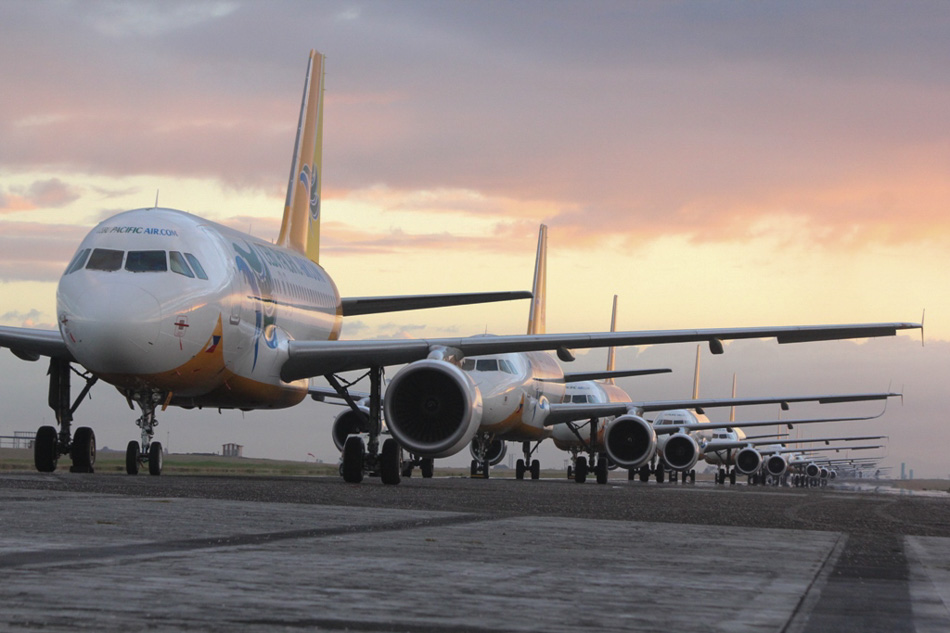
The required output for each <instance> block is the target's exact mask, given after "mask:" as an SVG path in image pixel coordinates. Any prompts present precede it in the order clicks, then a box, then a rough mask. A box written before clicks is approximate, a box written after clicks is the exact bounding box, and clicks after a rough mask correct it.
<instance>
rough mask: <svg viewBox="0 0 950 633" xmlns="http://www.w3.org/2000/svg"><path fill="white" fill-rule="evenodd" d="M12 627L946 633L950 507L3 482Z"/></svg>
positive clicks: (557, 492)
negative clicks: (911, 632)
mask: <svg viewBox="0 0 950 633" xmlns="http://www.w3.org/2000/svg"><path fill="white" fill-rule="evenodd" d="M0 526H2V530H0V569H2V570H3V572H4V573H3V576H4V578H5V581H4V582H3V583H2V585H0V601H2V602H0V604H2V605H3V609H2V610H0V629H2V630H11V631H16V630H77V629H78V630H83V629H88V630H97V631H120V630H121V631H127V630H144V629H148V630H157V631H163V630H192V631H233V630H284V631H298V630H331V631H336V630H353V631H453V632H462V631H476V632H482V631H546V632H547V631H552V632H553V631H578V630H597V631H672V632H677V633H678V632H684V631H730V632H736V631H861V632H862V633H867V632H869V631H947V630H950V494H948V495H946V498H944V497H942V496H927V495H910V494H908V495H892V494H880V493H874V492H850V491H842V490H834V489H832V490H798V489H763V488H751V487H747V486H741V485H740V486H736V487H734V488H730V487H721V486H720V487H717V486H714V485H712V484H699V483H697V484H695V485H685V486H684V485H670V484H665V485H656V484H652V483H651V484H641V483H639V482H627V481H626V480H616V481H614V480H611V482H610V483H609V484H607V485H606V486H598V485H596V484H592V483H591V484H587V485H577V484H574V483H572V482H568V481H563V480H544V479H542V480H539V481H515V480H511V479H497V478H496V479H492V480H488V481H481V480H469V479H462V478H455V479H439V478H436V479H431V480H421V479H409V480H404V481H403V483H402V484H400V485H399V486H394V487H392V486H383V485H381V484H380V483H379V482H378V481H376V480H369V481H368V482H366V483H364V484H361V485H350V484H344V483H343V482H342V481H340V480H339V479H337V478H302V477H301V478H265V477H195V476H162V477H142V476H140V477H128V476H124V475H100V474H96V475H77V474H70V473H66V472H57V473H54V474H51V475H40V474H33V473H9V474H2V475H0Z"/></svg>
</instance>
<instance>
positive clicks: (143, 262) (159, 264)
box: [125, 251, 168, 273]
mask: <svg viewBox="0 0 950 633" xmlns="http://www.w3.org/2000/svg"><path fill="white" fill-rule="evenodd" d="M125 269H126V270H128V271H129V272H133V273H162V272H165V271H166V270H168V258H167V257H165V251H129V256H128V257H127V258H126V260H125Z"/></svg>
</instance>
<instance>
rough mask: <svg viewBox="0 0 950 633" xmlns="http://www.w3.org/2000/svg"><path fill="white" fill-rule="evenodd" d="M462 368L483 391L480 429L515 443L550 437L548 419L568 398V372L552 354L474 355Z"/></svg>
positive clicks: (467, 359) (466, 360) (465, 360)
mask: <svg viewBox="0 0 950 633" xmlns="http://www.w3.org/2000/svg"><path fill="white" fill-rule="evenodd" d="M461 367H462V370H463V371H465V372H466V373H467V374H468V375H469V376H470V377H471V379H472V380H473V381H474V382H475V385H476V386H477V387H478V390H479V391H480V392H481V396H482V418H481V424H480V425H479V432H482V433H489V434H492V435H494V437H496V438H498V439H502V440H505V441H512V442H522V441H529V440H531V441H536V440H543V439H545V438H547V437H550V435H551V431H550V429H548V428H546V427H545V426H544V418H545V416H546V415H547V412H548V411H549V410H550V403H552V402H560V401H561V399H562V398H563V397H564V382H563V380H564V373H563V371H562V370H561V367H560V365H558V363H557V361H556V360H554V358H553V357H552V356H551V355H550V354H548V353H546V352H524V353H512V354H494V355H491V356H472V357H468V358H465V359H464V360H463V361H462V365H461Z"/></svg>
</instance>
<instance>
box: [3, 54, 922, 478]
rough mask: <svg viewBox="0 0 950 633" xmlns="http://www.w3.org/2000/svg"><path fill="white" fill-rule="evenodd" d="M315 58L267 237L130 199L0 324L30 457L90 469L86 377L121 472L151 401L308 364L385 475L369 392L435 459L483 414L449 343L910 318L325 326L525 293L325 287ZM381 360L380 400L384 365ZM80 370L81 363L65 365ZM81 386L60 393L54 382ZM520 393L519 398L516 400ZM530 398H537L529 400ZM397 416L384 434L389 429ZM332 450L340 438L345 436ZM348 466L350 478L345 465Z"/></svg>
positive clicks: (41, 466)
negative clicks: (31, 431) (30, 418)
mask: <svg viewBox="0 0 950 633" xmlns="http://www.w3.org/2000/svg"><path fill="white" fill-rule="evenodd" d="M323 67H324V58H323V56H322V55H320V54H319V53H316V52H313V51H311V54H310V58H309V61H308V65H307V72H306V75H305V83H304V91H303V97H302V101H301V107H300V117H299V121H298V127H297V136H296V139H295V142H294V147H293V154H292V161H291V169H290V177H289V181H288V187H287V197H286V201H285V205H284V214H283V221H282V224H281V228H280V233H279V236H278V238H277V241H276V243H273V244H272V243H270V242H267V241H264V240H261V239H258V238H256V237H253V236H251V235H249V234H245V233H241V232H238V231H235V230H232V229H230V228H227V227H224V226H221V225H219V224H215V223H213V222H210V221H208V220H205V219H203V218H201V217H198V216H195V215H192V214H189V213H186V212H184V211H179V210H174V209H165V208H151V209H148V208H145V209H136V210H132V211H127V212H124V213H120V214H118V215H116V216H113V217H110V218H108V219H106V220H104V221H103V222H101V223H100V224H99V225H98V226H96V227H95V228H93V229H92V231H91V232H90V233H89V234H88V235H87V236H86V237H85V238H84V239H83V240H82V242H81V243H80V244H79V248H78V249H77V251H76V253H75V256H74V257H73V258H72V259H71V261H70V263H69V265H68V267H67V268H66V270H65V272H64V274H63V276H62V278H61V279H60V282H59V285H58V288H57V293H56V306H57V319H58V329H57V330H38V329H31V328H18V327H2V328H0V346H3V347H7V348H9V349H10V350H11V351H12V352H13V353H14V354H15V355H17V356H18V357H19V358H22V359H25V360H32V361H36V360H39V359H40V358H41V357H46V358H48V359H49V405H50V407H51V408H52V409H53V411H54V414H55V418H56V423H57V426H58V427H59V428H58V429H57V428H56V427H55V426H52V425H50V426H43V427H41V428H40V429H39V431H38V432H37V437H36V441H35V443H34V457H35V463H36V467H37V469H38V470H40V471H46V472H48V471H52V470H54V469H55V468H56V466H57V462H58V460H59V458H60V457H61V456H63V455H69V456H70V458H71V460H72V467H73V469H74V470H78V471H86V472H91V471H92V470H93V467H94V464H95V457H96V442H95V434H94V432H93V430H92V429H91V428H90V427H88V426H82V427H78V428H76V429H75V432H74V431H73V428H72V422H73V416H74V414H75V412H76V410H77V408H78V406H79V404H80V403H81V401H82V400H83V399H84V397H85V396H86V395H87V394H88V392H89V390H90V389H91V388H92V386H93V385H94V384H95V383H96V381H98V380H100V379H101V380H103V381H105V382H107V383H110V384H111V385H113V386H115V387H116V388H117V389H118V390H119V391H120V392H121V393H122V395H123V396H125V397H126V398H127V399H128V401H129V403H130V404H131V403H135V404H137V405H138V407H139V408H140V409H141V416H140V417H139V418H138V420H137V422H136V424H137V426H138V427H139V429H140V431H141V433H140V441H131V442H129V445H128V448H127V454H126V470H127V472H128V473H129V474H135V473H137V472H138V471H139V467H140V466H141V465H147V467H148V470H149V472H150V473H151V474H153V475H158V474H160V473H161V471H162V448H161V445H160V443H159V442H157V441H155V440H154V427H155V424H156V410H161V409H164V408H165V407H168V406H181V407H220V408H239V409H245V410H248V409H274V408H281V407H289V406H293V405H295V404H297V403H299V402H300V401H301V400H303V399H304V398H305V397H306V395H307V393H308V391H309V383H308V379H310V378H312V377H316V376H324V377H325V378H326V379H327V380H328V382H329V383H330V385H331V386H332V387H333V388H334V389H335V390H336V391H337V392H338V393H339V394H340V395H341V396H342V397H344V399H347V401H348V404H349V406H350V407H351V408H352V409H353V410H354V411H356V412H357V413H358V414H359V415H366V417H367V418H368V419H367V425H368V428H369V429H370V433H369V442H368V446H364V445H363V443H362V442H360V443H359V444H357V443H353V445H352V446H353V448H352V449H349V453H348V454H349V456H350V459H349V462H348V463H349V464H351V468H350V471H351V472H350V473H349V474H350V475H351V476H350V477H348V479H349V480H351V481H354V480H358V479H361V478H362V473H363V472H367V471H371V470H375V471H378V472H380V474H381V475H383V477H382V478H383V480H384V481H386V482H387V483H397V482H398V481H399V471H400V459H401V452H402V451H401V450H400V446H399V445H398V444H397V443H396V440H395V439H393V438H390V439H388V440H387V441H386V442H384V443H383V445H382V446H381V447H380V442H379V439H380V438H379V432H380V430H381V428H382V424H381V420H382V410H383V407H385V409H386V413H387V423H388V424H389V425H390V430H391V431H393V436H394V438H396V437H398V438H399V440H400V441H405V440H409V439H411V440H412V441H413V442H414V444H415V445H414V446H408V447H407V448H408V449H409V450H413V449H414V448H418V447H420V446H421V447H423V448H425V451H424V452H423V451H416V452H418V454H420V455H427V456H431V457H437V456H440V455H448V454H452V453H453V452H455V451H457V450H458V449H459V448H460V447H462V446H465V445H466V444H467V443H468V442H469V441H471V439H472V437H473V436H474V434H475V432H476V431H477V430H478V427H479V423H480V420H481V417H482V399H481V394H480V393H479V391H478V389H477V388H476V387H475V385H474V383H473V382H472V380H471V378H470V377H469V376H468V374H467V373H466V372H464V371H462V369H461V368H460V364H461V363H462V361H463V360H464V358H465V357H466V356H473V355H490V354H499V353H508V352H532V351H543V350H560V349H563V350H568V349H569V348H589V347H608V346H611V345H654V344H661V343H677V342H690V341H691V342H701V341H705V342H708V344H709V345H710V348H711V349H713V350H714V351H717V352H721V351H722V341H724V340H730V339H740V338H776V339H777V340H778V342H779V343H796V342H807V341H822V340H831V339H839V338H865V337H872V336H892V335H894V334H896V333H897V332H898V331H899V330H904V329H909V328H920V327H921V326H920V325H919V324H916V323H906V322H887V323H868V324H849V325H817V326H785V327H758V328H754V327H753V328H750V327H740V328H718V329H692V330H659V331H646V332H644V331H640V332H616V333H592V332H583V333H576V334H536V335H531V334H528V335H521V336H498V337H471V338H464V337H459V338H433V339H416V340H351V341H343V340H339V336H340V331H341V327H342V324H343V317H346V316H350V315H358V314H368V313H373V312H393V311H399V310H409V309H421V308H431V307H438V306H448V305H465V304H469V303H474V302H483V301H495V300H507V299H513V298H524V297H526V296H527V293H487V294H472V295H422V296H411V297H356V298H342V297H341V296H340V294H339V292H338V290H337V287H336V284H335V283H334V282H333V279H332V278H331V277H330V275H329V274H328V273H327V271H326V270H325V269H324V268H323V267H322V266H321V265H320V263H319V244H320V242H319V238H320V218H321V186H322V177H321V176H322V140H323V138H322V137H323V108H322V104H323V92H324V90H323V82H324V72H323ZM401 364H405V365H406V366H405V367H404V368H403V369H402V370H400V372H399V373H397V374H396V376H395V378H394V379H393V381H392V383H391V384H390V385H389V388H388V389H387V390H386V395H385V399H384V398H383V396H382V389H381V387H382V377H383V372H384V369H385V368H386V367H387V366H392V365H401ZM79 368H81V369H79ZM350 370H368V373H369V378H370V398H369V403H370V406H369V407H368V413H364V412H363V411H362V410H360V408H359V406H358V405H357V404H356V403H355V401H353V399H352V398H350V397H349V396H348V393H347V386H346V384H344V383H343V382H342V381H341V380H340V379H339V378H338V374H339V373H341V372H346V371H350ZM74 375H76V376H78V377H79V378H80V379H82V380H83V381H84V382H85V384H84V386H83V388H82V390H81V392H80V394H79V395H78V397H77V398H76V399H75V400H73V399H72V396H71V390H70V386H71V379H72V377H73V376H74ZM527 404H528V403H526V405H527ZM536 406H538V407H539V408H541V407H543V406H545V404H544V403H543V402H542V401H541V399H538V403H537V405H536ZM397 428H398V429H399V434H398V435H397V433H396V429H397ZM344 452H345V453H346V452H347V451H346V450H345V451H344ZM357 472H358V473H359V475H360V476H359V477H357V476H356V473H357Z"/></svg>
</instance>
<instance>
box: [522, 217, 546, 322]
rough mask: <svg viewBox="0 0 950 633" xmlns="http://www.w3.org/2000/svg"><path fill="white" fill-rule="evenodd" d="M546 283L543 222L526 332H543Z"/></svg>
mask: <svg viewBox="0 0 950 633" xmlns="http://www.w3.org/2000/svg"><path fill="white" fill-rule="evenodd" d="M547 285H548V227H547V226H545V225H544V224H542V225H541V229H540V230H539V231H538V255H537V258H536V259H535V261H534V283H533V284H532V287H531V293H532V294H533V295H534V296H533V297H532V299H531V309H530V312H529V313H528V332H527V333H528V334H544V333H545V324H544V314H545V310H546V305H545V304H546V302H547V300H546V295H547Z"/></svg>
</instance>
